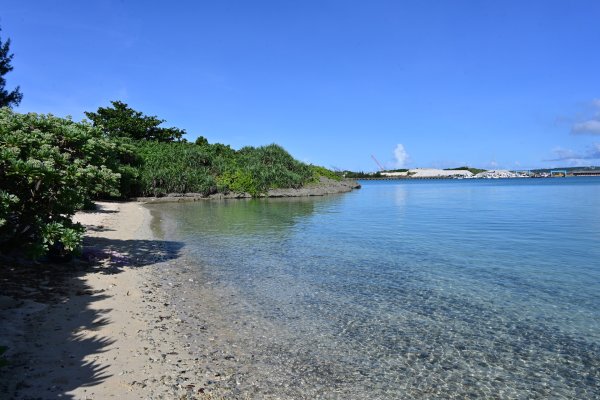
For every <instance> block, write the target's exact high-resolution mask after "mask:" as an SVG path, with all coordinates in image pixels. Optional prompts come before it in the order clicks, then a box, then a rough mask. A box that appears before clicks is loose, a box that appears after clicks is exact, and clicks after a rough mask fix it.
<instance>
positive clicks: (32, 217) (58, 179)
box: [0, 108, 122, 255]
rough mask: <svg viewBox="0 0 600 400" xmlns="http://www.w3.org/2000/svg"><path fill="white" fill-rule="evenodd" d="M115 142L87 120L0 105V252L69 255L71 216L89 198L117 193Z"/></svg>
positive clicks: (75, 234) (77, 234) (73, 232)
mask: <svg viewBox="0 0 600 400" xmlns="http://www.w3.org/2000/svg"><path fill="white" fill-rule="evenodd" d="M121 151H122V149H121V148H119V145H118V144H117V143H116V142H114V141H111V140H110V139H108V138H107V137H106V136H105V135H104V134H103V133H102V132H101V131H100V130H99V129H97V128H94V127H93V126H92V125H91V124H89V123H81V122H74V121H71V120H70V119H64V118H57V117H54V116H52V115H38V114H34V113H30V114H19V113H15V112H13V111H12V110H10V109H9V108H0V252H7V251H10V250H13V249H15V248H20V247H25V248H26V249H28V250H30V251H31V253H32V254H33V255H40V254H43V253H44V252H47V251H50V252H51V253H52V252H53V251H54V253H55V254H58V255H61V254H63V255H64V254H68V253H69V252H71V251H73V250H75V249H77V248H78V247H79V245H80V243H81V238H82V233H83V228H82V227H81V226H80V225H77V224H74V223H73V222H72V220H71V217H72V216H73V214H75V212H76V211H77V210H79V209H81V208H82V207H83V205H84V204H85V203H86V202H87V201H89V200H90V199H91V198H92V197H93V196H95V195H98V194H110V195H115V196H116V195H118V190H117V187H118V184H119V177H120V176H119V174H118V173H116V172H114V170H113V169H112V168H111V166H112V165H116V159H117V158H119V155H120V152H121Z"/></svg>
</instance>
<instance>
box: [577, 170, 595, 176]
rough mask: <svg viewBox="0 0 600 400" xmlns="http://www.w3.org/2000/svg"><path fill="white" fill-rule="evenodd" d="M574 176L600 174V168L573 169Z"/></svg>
mask: <svg viewBox="0 0 600 400" xmlns="http://www.w3.org/2000/svg"><path fill="white" fill-rule="evenodd" d="M573 176H600V169H595V170H592V171H573Z"/></svg>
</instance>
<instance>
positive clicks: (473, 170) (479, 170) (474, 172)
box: [444, 166, 487, 175]
mask: <svg viewBox="0 0 600 400" xmlns="http://www.w3.org/2000/svg"><path fill="white" fill-rule="evenodd" d="M444 170H445V171H458V170H466V171H471V173H472V174H473V175H477V174H478V173H480V172H485V171H487V170H486V169H481V168H473V167H467V166H464V167H457V168H444Z"/></svg>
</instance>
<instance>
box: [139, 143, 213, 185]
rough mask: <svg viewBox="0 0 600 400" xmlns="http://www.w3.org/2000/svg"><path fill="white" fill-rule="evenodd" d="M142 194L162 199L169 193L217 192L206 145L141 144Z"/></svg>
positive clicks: (140, 175)
mask: <svg viewBox="0 0 600 400" xmlns="http://www.w3.org/2000/svg"><path fill="white" fill-rule="evenodd" d="M138 152H139V153H138V154H139V155H140V157H141V159H142V164H141V166H139V169H138V172H139V186H140V188H139V194H140V195H142V196H162V195H165V194H167V193H202V194H205V195H206V194H210V193H214V192H215V191H216V183H215V179H214V177H213V174H212V172H211V167H212V158H213V156H212V155H211V154H210V153H209V152H208V151H206V149H205V148H204V147H203V146H197V145H194V144H190V143H184V142H180V143H160V142H150V141H148V142H138Z"/></svg>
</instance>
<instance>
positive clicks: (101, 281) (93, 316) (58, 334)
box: [0, 202, 213, 399]
mask: <svg viewBox="0 0 600 400" xmlns="http://www.w3.org/2000/svg"><path fill="white" fill-rule="evenodd" d="M99 206H100V208H101V209H100V212H91V213H90V212H87V213H80V214H78V215H77V216H76V220H77V221H78V222H80V223H82V224H84V225H86V226H88V227H89V228H90V231H89V236H90V237H89V238H88V239H87V241H88V243H91V244H92V245H93V246H94V247H97V248H100V247H103V246H104V247H106V246H107V245H110V247H111V248H112V252H113V254H114V255H115V257H114V260H119V257H121V256H123V257H129V259H130V260H131V258H132V257H133V254H134V253H135V254H136V255H137V256H139V255H140V253H143V251H140V248H139V247H140V246H145V245H147V244H148V243H156V241H153V242H151V241H149V239H151V234H150V231H149V221H150V213H149V211H148V210H147V209H145V208H144V207H143V206H141V205H140V204H139V203H135V202H129V203H108V202H103V203H99ZM95 241H96V242H95ZM146 241H148V242H146ZM130 250H131V251H130ZM114 260H113V261H114ZM110 264H111V263H110V262H109V263H106V264H105V266H104V267H96V268H95V269H94V270H93V271H91V272H90V271H84V272H80V273H75V274H73V275H74V276H73V277H71V278H70V280H69V282H68V285H67V286H68V288H69V291H70V292H69V293H70V295H68V296H66V298H65V299H64V300H63V301H62V302H59V303H58V304H56V303H52V302H49V303H48V304H40V303H36V302H32V301H26V302H25V304H24V305H23V306H21V307H20V308H11V309H5V310H0V317H2V318H1V319H0V321H1V322H2V324H3V329H2V332H0V344H1V343H3V342H4V343H8V344H10V347H11V348H10V349H9V352H8V353H7V357H8V358H12V359H13V360H16V361H15V362H14V365H13V366H12V367H11V370H10V371H8V375H9V377H8V381H9V382H8V383H4V385H3V388H4V390H5V391H7V392H8V393H4V395H8V398H11V397H12V398H43V399H51V398H72V399H110V398H120V399H142V398H164V399H174V398H177V399H179V398H184V399H185V398H213V397H212V396H211V395H210V394H205V393H203V392H204V389H203V388H200V387H199V386H198V385H196V384H195V383H194V373H197V372H198V371H194V360H193V359H192V358H191V357H192V356H191V355H190V354H189V353H188V352H187V351H186V349H185V348H184V345H183V343H184V342H183V340H182V338H181V337H180V334H179V331H178V329H177V327H178V324H179V323H181V321H180V320H178V319H177V316H176V314H175V313H174V311H173V310H171V309H170V307H169V306H168V305H165V304H163V303H165V302H166V300H165V299H166V296H165V294H164V292H162V291H161V290H162V289H159V288H158V287H157V286H160V285H159V284H156V283H153V282H156V279H157V278H156V276H151V274H150V272H149V269H151V268H152V266H151V265H150V263H149V262H146V263H143V262H139V260H132V262H127V263H126V264H129V265H124V266H117V267H115V266H114V263H113V265H112V266H111V265H110ZM133 265H137V266H133ZM107 272H114V273H107ZM32 305H33V309H32V308H31V307H32ZM26 307H29V308H26ZM36 307H37V309H36ZM9 328H10V329H9ZM3 379H4V380H5V381H6V380H7V377H6V374H5V375H4V376H3ZM0 387H2V386H0ZM7 387H8V389H7ZM4 395H3V393H2V391H1V389H0V397H2V398H3V396H4Z"/></svg>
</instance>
